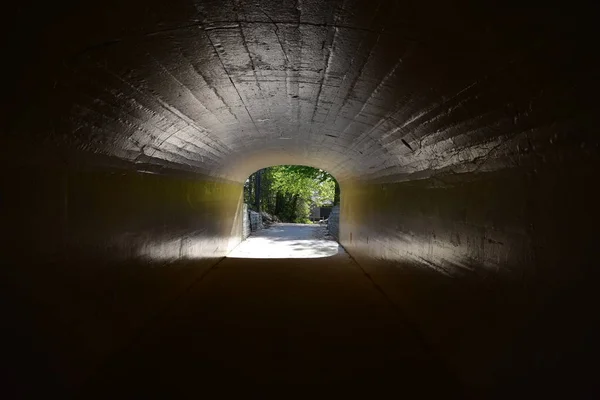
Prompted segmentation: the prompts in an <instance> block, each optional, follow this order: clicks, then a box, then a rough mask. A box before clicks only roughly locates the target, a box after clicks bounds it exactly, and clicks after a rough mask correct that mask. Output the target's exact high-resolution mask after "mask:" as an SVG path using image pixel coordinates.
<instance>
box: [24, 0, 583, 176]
mask: <svg viewBox="0 0 600 400" xmlns="http://www.w3.org/2000/svg"><path fill="white" fill-rule="evenodd" d="M122 3H123V2H115V3H114V4H111V3H110V2H109V3H106V2H103V3H102V4H101V5H99V6H93V5H85V6H77V7H79V8H73V7H64V8H60V7H58V6H56V8H55V9H52V12H51V13H50V15H49V16H48V17H47V18H46V17H45V16H44V15H43V13H42V12H39V11H38V14H39V15H40V17H39V18H40V20H41V19H43V20H44V21H45V22H44V23H43V24H41V25H40V26H41V27H39V28H37V29H38V31H37V35H38V36H36V37H35V39H34V40H37V41H38V44H39V42H41V43H43V44H44V46H42V47H43V48H45V53H42V54H41V55H38V58H37V59H36V58H35V57H33V58H31V60H33V61H31V63H32V64H34V66H33V67H32V66H30V68H31V69H33V68H36V69H33V70H36V71H37V70H39V69H40V64H39V63H40V62H41V63H42V64H41V65H44V66H46V68H43V69H46V70H47V71H46V76H44V77H43V78H39V77H38V81H37V82H39V88H43V87H44V85H46V87H48V90H47V92H43V90H44V89H39V88H37V89H36V90H39V93H40V96H39V97H40V98H44V99H45V100H44V101H46V102H47V103H46V106H44V107H42V106H40V107H31V111H30V114H29V117H28V118H25V119H26V121H22V122H20V123H19V124H17V125H19V126H20V129H22V130H25V129H28V130H37V131H38V134H40V135H44V136H45V137H46V139H47V137H50V141H51V142H52V143H54V144H58V145H60V146H65V147H67V148H71V149H77V151H79V150H81V151H84V152H88V153H94V154H101V155H106V156H111V157H115V158H117V159H121V160H125V161H127V162H131V163H135V164H136V165H139V169H143V168H144V167H147V166H164V167H168V168H171V169H175V170H186V171H192V172H197V173H202V174H208V175H212V176H220V177H224V178H229V179H233V180H238V181H239V180H242V179H245V177H246V176H248V174H250V173H251V172H253V171H255V170H256V169H258V168H261V167H264V166H267V165H273V164H281V163H299V164H307V165H313V166H318V167H321V168H323V169H326V170H328V171H330V172H331V173H333V174H334V175H335V176H337V177H338V179H340V180H342V181H343V180H345V179H349V178H360V179H369V180H406V179H413V178H419V177H425V176H430V175H431V174H436V173H444V172H448V171H450V172H452V173H455V172H466V171H478V170H486V169H488V170H489V169H496V168H504V167H507V166H510V165H513V164H515V163H518V162H519V160H520V158H519V157H521V156H522V154H520V153H519V143H522V142H523V141H524V140H525V141H526V142H527V143H529V144H531V142H532V141H534V142H535V140H536V137H537V136H539V135H542V136H545V135H549V134H551V132H550V131H549V130H552V129H556V126H559V125H560V123H561V118H563V117H564V119H568V118H569V117H570V116H572V114H573V113H574V112H575V110H574V106H573V104H572V101H567V100H565V99H571V100H572V99H573V98H576V95H577V92H578V90H579V87H578V84H577V83H576V82H574V77H575V75H574V74H572V75H570V74H569V72H568V65H569V64H568V62H569V61H568V60H570V59H572V58H573V57H574V55H573V54H568V52H569V51H572V50H573V47H572V43H570V42H569V38H567V36H565V35H566V34H565V32H561V29H560V28H556V27H557V26H559V25H557V24H556V23H555V22H556V18H563V19H564V18H565V17H563V16H560V15H559V13H558V12H556V13H554V14H553V13H552V12H551V11H549V10H546V14H547V15H543V16H542V17H539V18H532V15H531V14H527V13H524V12H514V10H511V9H510V8H504V9H503V10H499V9H497V8H493V7H485V6H483V5H480V6H478V7H477V8H474V7H473V6H467V5H466V4H463V3H461V2H454V3H451V2H445V1H435V0H433V1H430V2H411V1H386V0H381V1H377V0H374V1H356V0H337V1H324V0H296V1H292V0H290V1H279V0H261V1H239V0H228V1H222V0H211V1H201V0H185V1H184V0H173V1H156V0H151V1H146V2H125V3H127V4H122ZM538 14H539V12H538ZM19 16H20V17H21V18H26V17H30V15H29V14H27V13H26V12H22V13H21V14H18V15H17V17H19ZM16 20H17V21H19V19H18V18H16ZM48 21H51V22H48ZM565 30H566V29H565ZM30 36H35V35H32V34H30ZM557 38H558V39H561V40H556V39H557ZM38 47H40V46H38ZM568 49H570V50H568ZM21 51H22V50H21ZM565 71H566V72H567V74H566V75H565V74H564V73H565ZM38 73H39V72H36V74H38ZM559 74H560V75H559ZM24 76H26V75H24ZM556 76H561V77H562V78H561V79H562V81H561V82H558V81H557V80H556ZM565 76H566V77H567V79H565ZM24 80H25V78H24ZM548 82H552V85H548ZM30 85H31V83H30ZM44 93H45V94H44ZM22 96H24V95H22ZM30 100H31V99H28V100H27V101H30ZM549 104H550V105H551V107H553V108H552V109H560V110H561V112H562V113H563V114H564V115H560V113H556V112H548V107H549ZM43 108H47V109H48V110H49V111H47V112H49V113H50V112H51V113H52V115H51V116H49V117H48V118H47V120H46V119H44V118H41V117H39V115H40V114H41V113H43V111H41V110H42V109H43ZM577 112H579V111H577ZM40 120H42V122H40ZM48 121H51V122H48ZM550 122H552V124H551V126H549V125H550ZM36 124H37V125H39V126H36V127H35V128H32V127H31V126H32V125H36ZM544 143H546V144H547V142H546V141H544ZM515 160H516V161H515Z"/></svg>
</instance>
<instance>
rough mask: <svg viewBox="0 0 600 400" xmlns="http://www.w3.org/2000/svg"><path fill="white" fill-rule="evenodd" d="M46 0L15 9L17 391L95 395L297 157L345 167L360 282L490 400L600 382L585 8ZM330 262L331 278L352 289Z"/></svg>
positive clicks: (8, 263)
mask: <svg viewBox="0 0 600 400" xmlns="http://www.w3.org/2000/svg"><path fill="white" fill-rule="evenodd" d="M35 3H37V2H36V1H34V2H28V3H23V2H21V3H19V2H13V3H11V5H10V6H8V8H7V9H6V10H5V13H6V15H7V16H8V17H7V18H6V19H7V21H5V22H4V28H5V29H6V32H7V33H6V34H5V35H4V37H5V39H6V42H7V44H6V46H5V52H4V54H5V55H6V56H7V57H5V58H6V61H5V62H4V66H5V67H6V68H7V72H5V75H4V76H5V77H6V81H7V82H6V85H5V88H4V90H3V91H2V96H3V107H2V112H3V114H4V116H3V118H2V119H1V120H2V125H1V129H2V131H1V135H2V136H1V144H2V145H1V146H0V166H1V167H2V168H0V177H1V187H0V190H1V192H0V206H1V208H0V213H1V214H0V217H1V221H2V230H3V237H2V241H1V246H2V247H1V250H2V251H1V254H2V265H3V267H2V273H3V276H2V282H3V283H5V285H6V287H7V289H6V290H4V291H3V292H4V293H3V294H4V295H5V296H6V297H7V299H6V301H3V303H4V304H8V305H9V306H8V309H7V312H6V313H5V314H6V315H7V316H8V317H7V318H8V321H7V323H6V324H5V325H6V326H7V327H9V328H7V329H8V334H9V335H10V337H11V340H9V341H8V342H7V343H11V344H12V345H11V347H12V349H11V351H12V352H13V353H11V354H10V355H9V356H7V359H10V360H14V361H11V370H14V373H13V374H12V375H11V377H14V379H13V378H11V379H12V382H11V385H13V386H14V385H16V386H18V387H19V388H21V389H23V388H28V387H29V388H30V390H35V389H36V388H46V387H52V388H54V389H55V390H57V391H61V390H62V391H69V390H73V388H80V387H82V385H84V384H85V382H88V381H89V379H90V377H92V376H95V374H97V373H98V370H99V369H101V366H102V365H109V364H107V363H108V361H109V360H114V359H115V357H116V356H115V355H116V354H120V351H121V350H122V349H124V348H129V344H131V343H132V342H133V341H135V340H137V338H140V337H141V336H143V335H140V332H142V331H144V330H145V329H146V328H147V327H148V326H149V325H151V324H152V323H153V321H156V319H155V318H156V315H158V314H160V313H161V312H163V311H161V310H169V305H170V304H172V302H173V301H175V300H174V299H179V298H180V296H183V295H184V294H185V293H188V291H187V290H188V288H190V287H191V285H193V284H194V282H200V281H203V280H204V278H205V277H207V276H208V277H209V278H210V277H211V275H212V276H213V277H214V276H215V275H216V276H222V275H219V273H220V272H223V270H221V271H220V272H219V266H221V267H223V264H221V263H222V262H223V263H224V262H225V261H227V263H226V266H228V267H227V268H229V269H228V270H227V271H229V272H231V271H236V270H238V269H241V268H240V267H239V265H241V264H236V261H235V260H234V261H232V260H229V259H225V258H224V257H226V256H227V255H228V254H230V252H231V251H232V250H233V249H235V248H236V247H237V246H238V245H240V243H242V240H243V239H244V236H245V232H244V229H243V219H244V218H245V215H246V211H245V206H244V204H248V199H247V198H246V196H245V194H244V184H245V182H246V179H247V178H248V177H249V176H250V175H251V174H253V173H254V172H256V171H258V170H261V169H266V168H269V167H271V166H281V165H302V166H310V167H314V168H317V169H319V170H322V171H327V172H328V173H331V174H332V175H333V176H335V179H336V180H337V182H339V188H340V190H339V192H340V194H341V196H340V204H339V221H340V223H339V230H338V231H337V233H336V237H337V238H338V239H339V243H340V245H341V246H343V248H344V249H345V251H347V254H348V255H349V256H350V257H352V260H353V261H352V263H354V262H356V265H357V266H358V267H356V268H359V269H357V271H360V274H361V275H360V276H361V277H362V278H361V279H365V281H364V282H363V283H364V284H363V283H360V284H357V286H356V287H361V288H363V287H367V286H368V287H369V288H376V290H377V293H379V295H381V296H384V298H385V302H384V303H385V304H388V305H390V307H393V309H394V310H395V311H394V312H397V313H398V314H399V315H400V314H401V315H402V318H403V319H404V320H406V321H408V322H406V325H407V326H411V327H412V328H411V329H414V331H415V332H418V333H419V337H420V339H419V340H420V341H421V342H422V343H426V344H427V346H429V348H430V349H431V352H432V353H435V354H436V359H438V360H440V364H443V365H445V366H447V369H448V370H449V372H448V376H452V377H456V380H457V381H458V382H460V385H461V387H464V388H468V391H469V393H470V394H472V395H473V397H475V398H482V397H487V396H486V394H494V395H499V396H500V397H502V395H503V394H512V393H515V392H518V393H523V392H522V391H520V390H518V389H522V388H534V390H533V391H532V393H535V394H536V395H540V393H541V391H543V390H546V391H548V393H550V394H555V393H557V392H556V390H559V389H561V388H562V389H565V390H566V393H569V395H573V393H572V392H570V391H571V390H572V391H575V390H578V391H587V390H590V387H591V386H592V385H593V382H594V379H587V378H586V377H588V376H589V371H587V370H585V369H583V368H581V366H583V365H589V364H590V363H591V361H592V360H594V358H593V354H592V352H591V351H590V347H592V346H591V343H592V342H593V340H592V338H594V337H596V336H597V333H598V332H597V330H596V328H594V326H600V324H599V323H598V322H600V321H596V320H597V319H598V317H597V315H598V313H597V312H595V310H592V309H591V308H592V307H591V306H592V305H594V304H597V303H598V302H599V299H598V295H597V293H598V290H596V287H595V286H596V284H597V279H596V278H597V272H596V270H597V268H595V267H596V265H597V255H598V254H597V253H598V252H597V245H596V244H595V242H594V240H593V238H594V237H596V236H597V232H596V231H597V225H598V221H599V218H598V217H599V215H598V213H599V212H598V210H599V207H598V204H600V198H599V196H598V193H597V190H596V189H595V186H594V184H593V182H595V181H596V180H597V176H596V175H597V171H598V170H600V169H599V166H600V165H599V164H600V163H599V160H600V157H599V154H598V153H599V148H600V146H599V140H598V127H599V126H600V124H599V123H598V116H597V110H598V105H599V104H598V99H599V98H600V97H599V96H598V89H597V78H596V75H597V71H598V63H597V60H596V57H595V54H594V52H593V51H591V49H593V48H594V47H593V46H594V43H590V42H591V41H592V39H591V38H595V37H596V36H597V35H596V33H595V32H594V31H595V26H596V25H597V24H596V23H595V22H594V21H592V15H595V14H594V13H593V12H592V11H591V10H587V9H586V8H585V7H583V6H577V7H576V6H575V4H563V5H560V6H557V5H551V4H546V5H545V6H544V7H543V9H542V8H540V9H538V8H533V7H526V6H524V5H522V4H521V3H519V4H517V5H510V4H502V5H493V6H492V5H489V4H487V2H485V1H482V2H477V3H476V4H471V2H466V1H454V2H448V1H442V0H432V1H430V2H415V1H405V0H399V1H391V0H390V1H388V0H382V1H362V0H331V1H325V0H302V1H278V0H259V1H244V0H235V1H233V0H232V1H222V0H171V1H162V0H144V1H141V0H132V1H126V2H123V1H116V0H109V1H105V2H92V3H89V2H87V3H77V4H68V2H66V1H61V0H59V1H53V2H44V3H43V4H42V2H39V3H40V4H35ZM251 203H252V202H250V206H251V205H252V204H251ZM255 211H260V210H255ZM309 219H310V218H309ZM296 222H298V221H296ZM299 222H306V221H299ZM332 259H335V257H333V258H332ZM224 260H225V261H224ZM326 260H330V259H322V260H320V262H321V263H320V264H319V265H320V266H323V267H324V268H329V269H324V270H323V271H319V273H325V274H331V275H327V279H330V278H331V276H339V277H340V278H339V281H340V282H345V281H344V279H343V278H342V276H343V272H340V271H342V270H343V271H346V270H344V269H343V268H341V267H340V268H337V267H336V265H338V264H336V263H332V264H328V263H327V261H326ZM229 261H232V263H229ZM271 261H273V260H271ZM315 262H319V261H318V260H317V261H315ZM274 263H275V264H276V263H277V261H274ZM275 264H273V263H271V264H269V266H270V267H269V268H271V267H273V266H274V265H275ZM252 265H253V266H255V267H256V268H258V269H260V268H261V267H260V265H261V264H260V263H259V264H252ZM352 265H354V264H352ZM338 266H339V265H338ZM236 268H238V269H236ZM269 268H267V269H262V270H261V271H263V272H264V271H269V270H270V269H269ZM344 268H345V267H344ZM353 268H354V267H353ZM223 269H225V268H224V267H223ZM273 270H275V268H274V269H273ZM302 271H311V267H310V266H307V267H302ZM245 273H248V271H247V270H245ZM306 273H308V274H309V272H306ZM336 274H341V275H336ZM234 276H243V275H235V274H232V275H231V277H232V278H231V279H233V280H235V278H234ZM249 276H253V275H249ZM290 276H291V275H290ZM209 278H207V279H208V280H209V281H210V279H209ZM240 279H241V278H240ZM353 279H354V278H353ZM267 281H268V279H267ZM331 281H334V282H337V281H336V280H335V279H332V280H331ZM245 282H248V285H250V286H251V285H253V284H255V285H258V284H259V283H260V282H259V280H257V279H255V280H252V279H248V280H247V281H245ZM261 282H264V281H261ZM286 282H288V281H286ZM290 282H291V281H290ZM303 282H315V280H314V279H312V278H311V277H307V278H306V279H305V280H304V281H303ZM328 282H330V281H329V280H328ZM353 282H354V281H353ZM361 282H362V281H361ZM365 282H366V283H365ZM353 287H354V286H353ZM352 290H354V289H352ZM356 290H358V289H356ZM308 292H309V291H307V293H308ZM343 292H344V291H343V290H342V289H340V291H339V293H343ZM277 293H280V294H281V293H283V291H281V292H277ZM327 293H330V292H329V291H327ZM369 293H370V292H369ZM215 296H217V295H215ZM282 296H283V295H282ZM369 296H370V295H369ZM351 298H352V299H353V300H352V301H358V300H356V299H358V298H362V297H361V296H357V297H351ZM319 299H320V300H319V301H323V302H326V300H327V297H326V296H324V297H322V298H319ZM269 301H271V302H272V303H277V299H275V300H273V299H271V300H269ZM207 302H208V303H207V304H212V303H210V301H209V300H207ZM267 302H268V301H265V303H267ZM317 303H318V302H317ZM359 303H360V301H359ZM203 304H204V303H203ZM336 304H337V303H336ZM361 304H362V303H361ZM377 304H380V303H377ZM311 306H312V305H311ZM307 307H308V308H310V307H309V306H307ZM314 309H318V304H317V305H316V306H315V307H314ZM241 314H242V313H240V315H241ZM308 314H309V313H306V314H302V315H308ZM215 315H218V313H216V314H215ZM236 315H237V314H236ZM310 315H313V314H310ZM386 315H387V314H386ZM315 324H316V322H315ZM307 325H310V324H307ZM286 329H287V328H286ZM282 331H283V330H282ZM386 343H388V342H386ZM389 343H391V342H389ZM269 354H270V353H269ZM378 354H385V352H384V351H381V352H380V353H378ZM33 375H35V376H36V377H37V378H36V379H35V382H46V384H45V385H42V384H39V385H34V386H35V387H31V385H29V384H28V383H29V382H31V379H30V376H33ZM365 379H366V378H365ZM19 385H20V386H19ZM505 397H506V396H505Z"/></svg>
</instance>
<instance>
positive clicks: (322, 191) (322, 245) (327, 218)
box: [227, 165, 343, 258]
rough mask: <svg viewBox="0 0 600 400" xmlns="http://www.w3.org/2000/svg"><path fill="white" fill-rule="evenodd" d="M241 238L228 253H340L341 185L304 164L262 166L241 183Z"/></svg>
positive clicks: (263, 255) (315, 255) (268, 255)
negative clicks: (242, 198)
mask: <svg viewBox="0 0 600 400" xmlns="http://www.w3.org/2000/svg"><path fill="white" fill-rule="evenodd" d="M240 223H241V224H242V239H243V241H242V242H241V243H240V244H239V245H238V246H237V247H236V248H235V249H233V250H232V251H231V252H230V253H229V254H227V257H232V258H319V257H331V256H333V255H336V254H338V253H339V252H340V251H341V252H343V248H341V247H340V246H339V243H338V242H337V237H338V236H339V226H340V186H339V183H338V181H337V180H336V179H335V178H334V177H333V176H332V175H331V174H329V173H328V172H327V171H324V170H322V169H320V168H315V167H310V166H306V165H278V166H271V167H267V168H262V169H260V170H258V171H256V172H254V173H253V174H251V175H250V176H249V177H248V179H246V181H245V183H244V209H243V217H242V218H241V222H240Z"/></svg>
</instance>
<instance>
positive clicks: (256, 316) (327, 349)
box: [83, 227, 456, 398]
mask: <svg viewBox="0 0 600 400" xmlns="http://www.w3.org/2000/svg"><path fill="white" fill-rule="evenodd" d="M291 228H292V229H291V230H294V229H293V228H294V227H291ZM272 232H273V233H274V232H276V231H272ZM303 234H304V233H303ZM248 243H252V242H251V241H249V242H248ZM432 382H435V385H432ZM453 382H454V381H453V380H452V379H451V377H450V376H449V374H448V373H447V371H446V370H445V369H444V368H442V365H441V364H440V363H439V362H438V360H437V359H436V358H435V357H434V355H432V354H431V353H430V352H428V351H427V349H426V347H425V346H424V345H423V342H422V341H421V340H420V338H419V334H418V333H417V332H416V331H415V330H414V329H413V328H412V327H411V325H410V324H409V323H408V321H407V320H406V319H405V318H403V317H402V315H400V314H399V313H398V311H397V310H396V309H395V308H394V307H393V306H391V304H390V303H389V301H388V300H387V299H386V296H385V295H384V294H383V293H382V292H381V291H380V290H379V289H378V288H377V287H376V286H375V285H374V284H373V283H372V281H371V280H370V279H369V278H368V276H367V275H365V274H364V273H363V271H362V270H361V269H360V267H359V266H358V265H357V264H356V263H355V262H354V260H353V259H352V258H351V257H350V256H349V255H348V254H347V253H345V252H344V251H343V250H342V251H340V252H337V253H336V255H334V256H332V257H327V258H312V259H286V260H280V259H279V260H278V259H256V258H254V259H252V258H247V259H244V258H225V259H223V260H222V261H221V262H220V263H219V264H217V265H216V266H215V267H213V268H212V269H211V270H210V271H209V272H208V273H207V274H205V275H204V276H203V278H202V279H201V280H200V281H198V282H196V283H195V284H194V285H193V287H192V288H191V289H190V290H189V291H188V292H187V293H186V294H185V295H184V296H183V297H180V298H179V299H178V300H177V301H176V303H175V304H173V305H172V306H171V307H169V308H168V310H166V311H165V312H164V313H163V314H162V316H161V317H160V318H159V319H158V320H157V321H155V323H153V324H151V326H149V327H148V328H147V329H145V330H144V332H143V333H142V334H141V336H139V337H138V338H137V339H136V340H135V342H134V343H133V344H132V345H131V346H130V347H129V348H128V349H127V350H126V351H125V352H123V353H122V354H120V355H119V356H118V357H115V358H114V359H113V360H111V361H110V362H109V363H108V364H107V365H106V366H105V368H103V369H102V370H101V372H100V373H98V374H97V375H96V376H95V377H94V378H93V379H92V380H91V381H90V382H89V384H88V385H87V386H86V388H85V393H84V394H83V395H84V396H85V397H90V396H92V397H94V396H97V397H105V396H108V395H114V394H115V393H118V394H119V395H157V394H164V395H169V396H173V395H177V396H179V395H190V394H200V393H206V390H214V391H216V392H218V393H257V392H256V391H258V392H259V393H271V394H273V395H275V396H278V397H279V396H281V397H285V398H289V397H294V394H299V393H300V392H299V391H298V390H300V391H301V390H302V389H306V388H308V389H311V388H315V389H316V388H321V389H323V388H325V387H328V388H331V389H332V390H334V393H336V394H338V395H339V394H340V393H349V394H352V393H356V392H355V391H356V390H365V391H367V392H368V393H370V394H372V393H374V392H381V393H385V392H386V390H389V389H390V388H392V389H394V390H402V391H403V393H405V394H408V393H411V392H414V393H415V395H417V394H418V395H419V396H426V395H444V396H445V397H448V396H450V395H451V394H452V393H455V392H456V386H455V385H454V383H453ZM290 388H294V390H293V391H289V389H290ZM284 389H285V390H287V391H285V392H280V390H284ZM319 393H323V392H319ZM313 394H315V393H313Z"/></svg>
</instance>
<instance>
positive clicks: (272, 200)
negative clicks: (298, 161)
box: [245, 165, 339, 222]
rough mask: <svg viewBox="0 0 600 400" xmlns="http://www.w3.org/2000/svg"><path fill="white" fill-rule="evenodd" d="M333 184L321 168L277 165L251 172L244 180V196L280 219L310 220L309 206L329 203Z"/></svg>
mask: <svg viewBox="0 0 600 400" xmlns="http://www.w3.org/2000/svg"><path fill="white" fill-rule="evenodd" d="M336 187H337V182H336V180H335V179H334V178H333V177H332V176H331V175H330V174H328V173H327V172H325V171H323V170H321V169H318V168H313V167H307V166H304V165H279V166H275V167H269V168H265V169H262V170H260V171H257V172H255V173H254V174H252V175H251V176H250V178H249V179H248V181H247V182H246V191H245V197H246V202H247V203H249V204H251V205H252V206H253V208H255V209H258V208H260V210H261V211H267V212H269V213H271V214H274V215H276V216H278V217H279V218H280V219H281V220H282V221H284V222H310V220H309V217H310V209H311V207H312V206H313V205H314V206H323V205H326V204H332V203H333V202H334V200H335V197H336V196H335V194H336ZM338 193H339V189H338ZM257 197H258V201H257Z"/></svg>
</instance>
